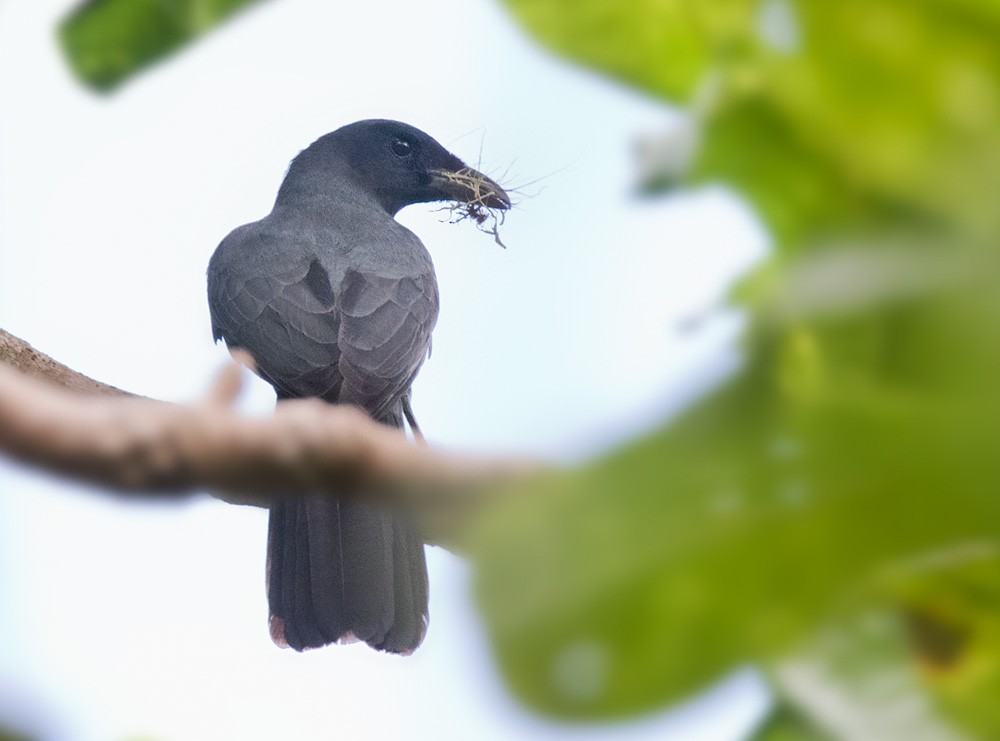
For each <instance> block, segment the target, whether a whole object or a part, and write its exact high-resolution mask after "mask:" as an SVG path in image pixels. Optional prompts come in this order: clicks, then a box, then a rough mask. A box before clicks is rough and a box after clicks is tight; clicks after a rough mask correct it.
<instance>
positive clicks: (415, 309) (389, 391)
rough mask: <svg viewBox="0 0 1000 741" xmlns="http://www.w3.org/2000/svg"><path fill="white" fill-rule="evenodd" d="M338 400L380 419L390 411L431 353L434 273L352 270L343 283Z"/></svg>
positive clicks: (434, 315)
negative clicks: (400, 274)
mask: <svg viewBox="0 0 1000 741" xmlns="http://www.w3.org/2000/svg"><path fill="white" fill-rule="evenodd" d="M338 294H339V302H338V303H339V306H340V330H339V341H338V345H339V348H340V361H339V367H340V375H341V376H342V378H343V386H342V388H341V390H340V397H339V401H342V402H345V403H352V404H358V405H359V406H363V407H364V408H366V409H367V410H368V411H369V412H370V413H371V414H372V416H374V417H375V418H376V419H378V418H380V417H382V416H383V415H384V414H386V413H387V412H388V411H390V410H391V409H392V407H394V406H395V405H396V404H398V403H399V400H400V399H401V398H402V396H403V394H404V393H406V390H407V389H408V388H409V387H410V384H411V383H412V382H413V378H414V376H416V374H417V370H419V368H420V366H421V364H422V363H423V362H424V359H425V358H426V357H427V352H428V350H429V349H430V342H431V332H432V331H433V329H434V324H435V322H436V321H437V311H438V291H437V283H436V281H435V279H434V274H433V272H425V273H418V274H416V275H409V276H404V277H386V276H384V275H379V274H377V273H374V272H369V271H363V270H348V271H347V273H346V274H345V275H344V279H343V281H342V282H341V284H340V287H339V291H338Z"/></svg>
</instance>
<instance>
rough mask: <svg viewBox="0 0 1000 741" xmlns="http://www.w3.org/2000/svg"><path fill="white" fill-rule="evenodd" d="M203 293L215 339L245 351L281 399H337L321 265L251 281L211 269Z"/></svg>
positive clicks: (332, 310)
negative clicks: (210, 316)
mask: <svg viewBox="0 0 1000 741" xmlns="http://www.w3.org/2000/svg"><path fill="white" fill-rule="evenodd" d="M208 293H209V307H210V309H211V313H212V330H213V334H214V336H215V339H216V340H218V339H220V338H222V339H225V341H226V344H227V345H228V346H229V347H230V349H237V348H239V349H243V350H246V351H247V352H249V353H250V355H251V356H253V359H254V362H255V363H256V365H257V372H258V373H259V374H260V375H261V376H262V377H263V378H264V379H265V380H267V381H268V382H270V383H271V385H273V386H274V387H275V390H276V391H277V392H278V395H279V396H282V397H307V396H318V397H322V398H325V399H329V400H331V401H335V400H336V398H337V396H338V394H339V390H340V384H341V381H342V378H341V376H340V371H339V368H338V361H339V360H340V350H339V348H338V333H339V329H340V322H339V314H338V311H337V307H336V298H335V296H334V293H333V289H332V287H331V286H330V280H329V276H328V274H327V272H326V270H324V269H323V267H322V266H321V265H320V263H319V261H318V260H309V259H308V258H305V257H303V258H301V259H300V260H298V261H295V262H293V263H292V264H291V265H288V266H286V267H285V268H284V269H283V270H281V271H280V272H279V271H271V272H258V273H255V274H247V273H245V272H242V271H240V270H231V269H225V268H221V267H220V268H216V269H213V270H210V271H209V281H208Z"/></svg>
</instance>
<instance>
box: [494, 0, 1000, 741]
mask: <svg viewBox="0 0 1000 741" xmlns="http://www.w3.org/2000/svg"><path fill="white" fill-rule="evenodd" d="M507 2H508V5H509V6H510V8H511V10H512V11H513V12H514V14H515V15H516V16H517V17H518V18H519V19H520V20H521V21H522V22H523V23H524V24H525V26H526V27H527V28H528V30H529V31H531V32H532V33H534V34H536V35H537V36H538V38H539V39H541V40H542V41H543V42H544V43H546V44H548V45H549V46H551V47H552V48H554V49H556V50H558V51H559V52H561V53H563V54H566V55H568V56H570V57H571V58H574V59H577V60H579V61H582V62H584V63H586V64H588V65H591V66H593V67H596V68H598V69H601V70H605V71H607V72H609V73H611V74H613V75H614V76H616V77H618V78H619V79H622V80H624V81H626V82H629V83H631V84H635V85H638V86H640V87H642V88H643V89H646V90H648V91H651V92H653V93H655V94H658V95H661V96H663V97H664V98H666V99H669V100H675V101H685V100H690V99H692V98H697V100H698V107H699V109H698V112H697V115H698V116H699V119H698V123H699V125H700V126H701V127H702V128H701V132H700V139H701V148H700V150H699V152H698V155H697V157H696V159H695V162H694V164H693V166H692V169H691V173H690V177H689V182H691V183H700V182H705V181H708V180H711V181H723V182H726V183H728V184H730V185H731V186H732V187H734V188H735V189H737V190H738V191H739V192H741V193H743V194H744V195H745V196H746V197H747V198H748V200H749V201H750V202H751V203H752V204H754V205H755V207H756V208H757V210H758V212H759V213H760V215H761V216H762V218H763V219H764V220H765V222H766V223H767V224H768V225H769V227H770V228H771V230H772V233H773V234H774V235H775V241H776V244H777V246H778V247H779V249H778V251H777V253H776V255H775V257H774V258H773V259H772V260H771V261H769V263H768V264H767V265H765V266H764V267H763V268H762V269H761V270H760V271H758V272H757V273H756V274H755V275H754V276H752V277H751V279H749V280H748V281H747V282H746V283H745V284H744V285H743V286H742V287H741V288H740V290H739V291H738V294H737V295H738V298H739V299H740V300H741V301H742V302H743V304H744V305H745V306H746V307H747V308H748V309H749V310H750V311H751V327H750V330H749V331H748V335H747V339H746V347H747V351H746V352H747V362H746V368H745V370H744V372H743V373H742V374H741V376H740V377H739V378H737V379H735V380H734V381H733V382H731V383H729V384H728V385H727V386H726V387H725V388H722V389H720V390H719V391H718V392H717V393H715V394H714V395H713V396H712V397H711V398H709V399H707V400H706V401H704V402H703V403H701V404H699V405H698V406H696V407H695V408H694V409H692V410H690V411H689V412H688V413H687V414H686V415H684V416H683V417H682V418H681V419H680V420H678V421H676V422H674V423H672V424H670V425H669V426H668V427H666V428H664V429H663V430H661V431H660V432H658V433H656V434H655V435H653V436H651V437H650V438H649V439H646V440H643V441H640V442H639V443H637V444H635V445H633V446H631V447H629V448H628V449H626V450H623V451H620V452H618V453H616V454H614V455H612V456H610V457H608V458H607V459H605V460H601V461H597V462H595V463H593V464H591V465H589V466H587V467H584V468H582V469H580V470H578V471H575V472H573V473H571V474H568V475H565V476H560V477H555V478H552V479H551V480H548V481H546V482H543V483H541V484H539V485H538V486H536V487H534V488H533V489H532V490H531V491H529V492H520V496H512V497H511V498H510V502H509V503H508V504H506V505H505V506H504V507H503V508H501V509H500V510H498V511H494V512H491V513H490V516H489V518H484V523H483V525H482V527H481V531H480V532H479V533H478V550H477V562H478V593H479V599H480V602H481V605H482V608H483V613H484V615H485V618H486V621H487V624H488V627H489V630H490V633H491V635H492V637H493V640H494V642H495V646H496V652H497V656H498V660H499V663H500V665H501V667H502V670H503V672H504V674H505V675H506V677H507V678H508V680H509V681H510V683H511V685H512V686H513V687H514V689H515V691H516V692H517V693H518V694H519V695H520V696H521V697H522V698H523V699H524V700H526V701H527V702H529V703H530V704H532V705H533V706H535V707H537V708H539V709H541V710H543V711H545V712H548V713H553V714H557V715H561V716H568V717H603V716H615V715H622V714H627V713H634V712H639V711H643V710H647V709H650V708H652V707H655V706H657V705H658V704H662V703H663V702H666V701H668V700H671V699H676V698H678V697H681V696H683V695H684V694H685V693H688V692H690V691H692V690H694V689H697V688H698V687H699V686H701V685H703V684H704V683H706V682H708V681H710V680H711V679H713V678H715V677H717V675H718V674H719V673H720V672H723V671H725V670H726V669H727V668H730V667H732V666H733V665H735V664H738V663H741V662H745V661H747V660H755V661H758V662H762V663H763V664H764V666H765V667H767V669H768V671H770V672H771V673H772V676H774V677H775V678H776V681H777V682H778V684H779V685H780V684H781V683H782V682H783V681H785V680H786V679H787V678H788V677H789V676H791V677H793V678H794V677H797V676H799V675H797V674H796V673H794V672H792V673H790V674H789V673H784V672H782V671H780V668H781V667H787V666H790V665H794V664H793V663H791V662H794V661H796V660H800V661H803V662H807V663H809V664H810V665H812V666H815V667H820V668H821V669H822V673H823V675H824V676H828V677H832V679H830V680H829V681H830V682H831V683H832V684H833V685H836V686H840V687H841V688H850V691H847V690H846V689H845V690H844V692H845V693H846V694H844V697H845V698H846V699H844V703H845V705H844V707H851V708H853V709H854V710H852V711H851V712H855V713H856V714H858V717H859V718H861V719H860V720H858V721H857V722H858V723H861V724H862V726H863V727H864V728H874V727H878V728H881V729H882V730H881V734H882V735H878V734H876V735H875V736H872V737H879V738H885V739H892V738H904V737H905V738H911V737H914V738H915V737H917V736H916V735H913V734H912V733H911V731H909V730H902V729H903V726H899V728H892V729H890V730H888V731H887V730H886V727H884V726H879V725H878V723H881V721H878V720H872V719H871V717H870V714H869V715H865V713H863V712H861V711H860V710H859V708H863V707H864V704H865V702H866V701H867V700H865V698H866V697H867V694H866V692H867V690H865V689H864V688H865V687H868V686H869V684H877V682H871V683H867V684H866V683H865V682H860V680H859V681H854V678H852V675H851V674H850V672H849V671H847V670H846V669H845V667H846V666H850V665H851V664H852V662H851V661H846V662H843V661H840V660H839V658H837V657H840V656H843V655H853V654H858V655H863V656H866V657H869V658H870V660H871V664H872V667H871V668H870V670H869V671H868V674H867V675H866V676H868V677H869V678H871V677H877V676H881V674H882V673H887V674H892V673H893V672H895V674H896V675H898V674H899V672H903V673H905V674H906V676H907V677H909V681H908V683H904V684H905V686H904V688H903V689H902V690H900V691H901V692H902V693H903V697H905V698H909V701H910V703H911V705H914V706H916V705H920V707H925V706H926V707H927V708H929V709H930V710H929V711H928V712H931V713H932V714H933V715H934V717H935V718H937V721H936V722H939V723H940V724H941V728H944V729H950V730H942V731H941V732H942V733H946V734H950V733H957V732H958V729H960V730H961V731H964V732H966V733H969V734H972V735H975V736H980V737H982V736H987V737H989V736H995V735H997V734H998V733H1000V715H998V714H997V713H996V712H995V710H994V709H993V708H994V707H995V704H994V703H993V697H995V692H996V688H997V683H998V682H1000V620H998V616H997V609H996V607H997V603H998V600H1000V570H998V569H997V566H998V565H1000V552H998V551H997V548H998V547H1000V543H998V542H997V532H998V529H997V526H998V524H1000V522H998V518H1000V500H998V498H997V495H998V494H1000V466H998V465H997V464H996V461H995V455H996V453H995V451H996V448H997V444H998V442H1000V415H998V412H1000V384H998V383H997V379H998V378H1000V342H997V335H996V327H997V326H1000V292H998V291H997V290H996V288H995V286H996V284H997V283H996V281H997V279H998V278H1000V259H998V254H997V251H996V236H997V231H998V225H997V216H996V214H997V211H996V209H995V208H994V207H993V206H992V203H991V200H992V198H993V194H995V193H996V192H998V185H1000V183H998V182H997V181H998V180H1000V166H998V165H1000V120H998V119H1000V96H998V94H997V92H996V91H997V90H1000V46H998V45H996V43H995V38H996V33H997V30H998V24H1000V6H997V5H996V3H994V2H992V1H991V0H963V1H962V2H959V3H956V2H950V1H947V2H946V1H945V0H940V1H938V0H922V1H921V2H915V3H882V4H871V3H862V2H861V1H860V0H846V1H845V2H840V3H821V2H818V1H815V0H798V1H797V2H791V1H788V2H785V1H783V0H777V1H772V0H764V2H761V3H758V2H750V1H749V0H728V1H727V2H716V3H699V2H695V1H694V0H656V1H655V2H654V0H639V1H637V2H633V3H620V2H612V0H580V1H576V0H574V1H573V2H570V0H507ZM623 372H625V369H623ZM941 563H943V564H946V565H947V568H945V567H940V568H939V567H938V566H936V565H935V564H941ZM928 564H931V566H928ZM886 574H890V575H891V578H890V577H888V576H886ZM869 613H877V614H879V615H882V616H883V618H884V619H883V623H884V624H886V625H890V626H893V627H892V628H891V630H890V631H889V632H888V633H886V635H887V636H891V637H892V640H891V641H889V639H888V638H886V639H885V640H886V642H887V643H886V645H890V644H891V645H892V646H894V647H895V651H894V652H889V653H888V654H887V655H885V656H882V655H881V654H879V652H877V651H870V650H862V649H861V648H859V647H860V646H865V645H868V644H865V643H864V641H863V640H862V638H861V637H859V633H858V632H857V631H851V630H846V629H844V626H845V625H847V624H849V623H850V622H851V620H850V619H849V618H848V617H847V616H853V615H866V614H869ZM831 626H832V627H831ZM831 630H833V631H834V632H837V634H838V635H839V636H840V638H839V639H838V640H839V641H840V643H841V644H843V646H844V648H843V650H841V651H838V652H833V653H831V652H829V651H816V648H815V647H816V646H817V645H819V644H821V643H822V636H824V635H827V634H829V632H830V631H831ZM838 631H839V632H838ZM851 647H853V648H851ZM817 671H818V670H817ZM792 684H793V685H794V684H795V682H794V681H793V682H792ZM859 687H861V689H858V688H859ZM786 689H787V690H788V692H787V694H788V696H789V697H791V698H792V700H793V701H794V702H799V703H805V704H802V705H800V706H799V709H800V710H801V711H802V712H804V713H806V714H807V715H810V717H812V716H813V715H814V714H815V713H814V711H815V708H811V707H810V706H809V704H808V702H806V701H805V700H803V699H802V697H801V696H800V695H801V693H799V694H796V687H794V686H789V687H787V688H786ZM799 689H801V688H799ZM918 701H919V702H918ZM845 712H846V711H845ZM842 720H843V719H842ZM873 723H874V724H876V725H872V724H873ZM865 724H867V725H865ZM927 727H928V728H929V727H930V726H929V725H927ZM785 737H789V736H788V735H787V734H786V736H785ZM792 737H794V736H792Z"/></svg>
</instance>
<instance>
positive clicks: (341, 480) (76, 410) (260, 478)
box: [0, 330, 539, 549]
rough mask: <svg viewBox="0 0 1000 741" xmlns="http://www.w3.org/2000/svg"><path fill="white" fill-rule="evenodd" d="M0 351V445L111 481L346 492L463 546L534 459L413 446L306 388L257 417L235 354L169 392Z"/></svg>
mask: <svg viewBox="0 0 1000 741" xmlns="http://www.w3.org/2000/svg"><path fill="white" fill-rule="evenodd" d="M0 363H7V364H8V365H11V366H13V367H4V366H2V365H0V451H2V452H5V453H6V454H8V455H9V456H11V457H12V458H15V459H18V460H21V461H24V462H26V463H29V464H31V465H33V466H36V467H39V468H42V469H44V470H47V471H52V472H56V473H59V474H61V475H64V476H68V477H72V478H75V479H82V480H84V481H88V482H91V483H94V484H99V485H101V486H104V487H108V488H110V489H112V490H115V491H118V492H121V493H127V494H142V495H146V496H149V495H155V496H158V497H163V496H185V495H188V494H192V493H195V492H198V491H203V490H206V489H207V490H210V491H214V492H224V493H222V494H216V496H218V497H219V498H220V499H223V500H225V501H228V502H232V503H238V504H251V505H256V506H268V504H269V503H270V502H271V500H272V499H273V498H274V497H276V496H281V495H282V494H283V493H287V492H304V491H305V492H316V493H317V494H322V493H326V494H334V495H338V494H343V493H345V492H348V493H350V494H351V495H359V496H371V497H377V498H379V499H381V500H383V501H387V502H389V503H391V504H393V505H395V506H400V507H407V508H410V509H411V510H413V512H414V514H415V516H416V517H417V518H418V521H419V522H420V523H421V526H422V528H423V531H424V534H425V540H426V542H428V543H436V544H441V545H445V546H447V547H449V548H452V549H460V548H461V539H462V533H463V531H464V530H465V529H466V526H467V525H468V521H469V519H470V518H471V517H473V516H474V515H475V513H476V512H478V511H479V509H480V508H481V507H482V506H483V505H484V504H485V503H486V502H487V501H488V500H489V499H490V498H491V497H492V496H494V495H495V494H496V493H497V492H498V491H499V489H500V488H501V487H502V486H503V485H504V484H505V483H508V482H511V481H513V480H517V479H519V478H521V477H523V476H526V475H528V474H530V473H531V472H533V471H537V470H538V468H539V467H538V466H536V465H533V464H529V463H526V462H519V461H514V460H501V459H475V458H471V457H466V456H457V455H447V454H443V453H439V452H435V451H433V450H431V449H429V448H426V447H422V446H414V445H411V444H410V443H408V442H407V440H406V437H405V435H404V434H403V433H402V432H401V431H399V430H394V429H391V428H388V427H384V426H382V425H379V424H377V423H376V422H374V421H372V420H371V419H370V418H369V417H368V416H367V415H365V414H364V412H362V411H360V410H358V409H354V408H351V407H346V406H333V405H330V404H326V403H324V402H322V401H319V400H315V399H303V400H297V401H286V402H282V403H280V404H278V406H277V407H276V409H275V412H274V414H273V415H272V416H270V417H266V418H255V417H248V416H246V415H242V414H239V413H237V412H236V411H234V410H233V409H232V406H231V405H232V402H233V401H234V399H235V398H236V396H237V394H238V393H239V389H240V386H241V370H240V369H239V367H238V366H237V365H235V364H233V365H230V366H227V367H226V368H225V369H224V370H223V372H222V373H220V375H219V377H218V379H217V380H216V382H215V383H214V384H213V386H212V388H211V390H210V393H209V394H208V396H207V397H206V398H205V399H204V400H202V401H200V402H199V403H195V404H171V403H167V402H162V401H155V400H152V399H145V398H141V397H137V396H133V395H130V394H128V393H127V392H124V391H121V390H120V389H116V388H114V387H112V386H108V385H106V384H102V383H100V382H97V381H94V380H92V379H89V378H87V377H86V376H82V375H81V374H79V373H76V372H75V371H73V370H71V369H69V368H67V367H66V366H64V365H62V364H61V363H58V362H56V361H54V360H52V359H51V358H49V357H48V356H46V355H43V354H42V353H39V352H38V351H36V350H34V348H32V347H31V346H30V345H28V344H27V343H25V342H23V341H22V340H18V339H17V338H15V337H13V336H12V335H9V334H8V333H6V332H3V331H2V330H0ZM15 369H16V370H15ZM29 376H34V377H29ZM39 379H42V380H39ZM53 384H57V385H53ZM57 386H62V387H63V388H58V387H57Z"/></svg>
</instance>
